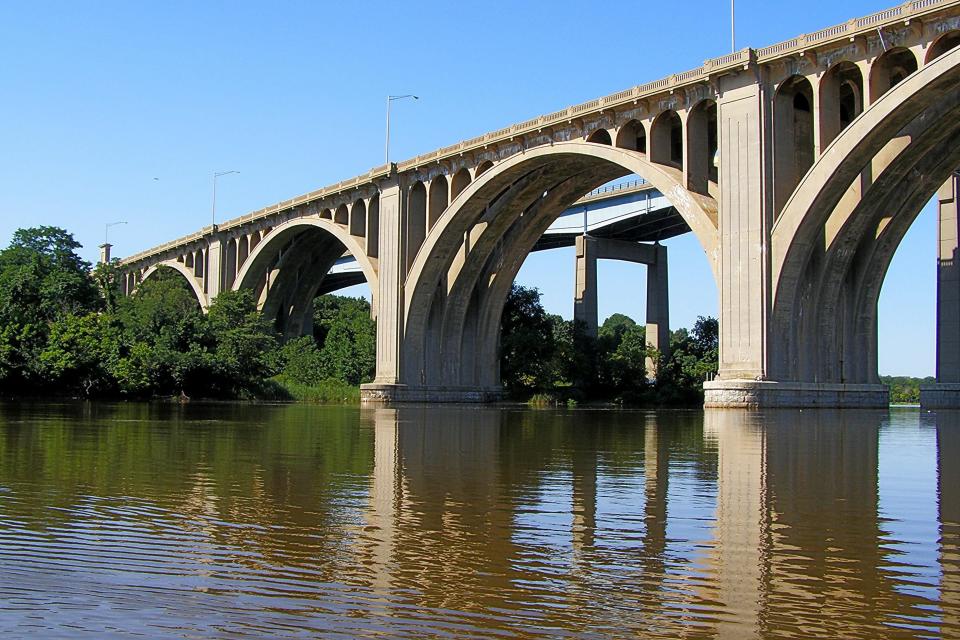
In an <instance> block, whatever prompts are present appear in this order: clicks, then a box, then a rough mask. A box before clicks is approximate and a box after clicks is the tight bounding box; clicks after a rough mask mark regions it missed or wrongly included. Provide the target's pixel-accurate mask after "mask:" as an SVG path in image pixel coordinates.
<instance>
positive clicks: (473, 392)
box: [123, 0, 960, 406]
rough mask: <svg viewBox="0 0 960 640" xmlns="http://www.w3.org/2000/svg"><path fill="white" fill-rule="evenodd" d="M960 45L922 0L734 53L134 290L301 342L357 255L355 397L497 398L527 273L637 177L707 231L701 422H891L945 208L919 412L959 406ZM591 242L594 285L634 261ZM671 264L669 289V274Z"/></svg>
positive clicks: (227, 231) (138, 268) (942, 2)
mask: <svg viewBox="0 0 960 640" xmlns="http://www.w3.org/2000/svg"><path fill="white" fill-rule="evenodd" d="M958 45H960V0H914V1H911V2H907V3H905V4H902V5H898V6H896V7H892V8H890V9H887V10H885V11H881V12H878V13H876V14H872V15H870V16H865V17H862V18H857V19H852V20H850V21H848V22H845V23H843V24H840V25H835V26H832V27H829V28H826V29H822V30H820V31H817V32H815V33H811V34H805V35H802V36H798V37H796V38H793V39H790V40H787V41H785V42H781V43H778V44H775V45H772V46H769V47H764V48H762V49H749V48H748V49H743V50H741V51H738V52H736V53H732V54H729V55H726V56H722V57H720V58H714V59H711V60H708V61H706V62H705V63H704V64H703V65H702V66H701V67H697V68H695V69H691V70H689V71H685V72H683V73H678V74H674V75H671V76H669V77H667V78H663V79H661V80H657V81H655V82H650V83H647V84H644V85H640V86H637V87H633V88H631V89H627V90H624V91H621V92H618V93H615V94H612V95H610V96H606V97H603V98H598V99H596V100H592V101H590V102H587V103H584V104H580V105H576V106H572V107H568V108H566V109H562V110H560V111H557V112H555V113H551V114H547V115H544V116H540V117H538V118H533V119H530V120H527V121H525V122H521V123H518V124H515V125H512V126H510V127H507V128H504V129H501V130H499V131H494V132H491V133H488V134H486V135H483V136H479V137H477V138H473V139H471V140H465V141H463V142H460V143H458V144H454V145H451V146H449V147H444V148H443V149H439V150H436V151H433V152H431V153H427V154H424V155H421V156H417V157H416V158H412V159H410V160H407V161H404V162H400V163H397V164H390V165H385V166H382V167H377V168H374V169H372V170H371V171H370V172H368V173H367V174H364V175H361V176H357V177H355V178H352V179H350V180H345V181H343V182H340V183H338V184H335V185H332V186H330V187H327V188H325V189H321V190H318V191H314V192H311V193H309V194H306V195H303V196H300V197H297V198H293V199H291V200H287V201H284V202H281V203H278V204H277V205H274V206H272V207H268V208H266V209H262V210H260V211H256V212H253V213H251V214H248V215H246V216H242V217H240V218H237V219H234V220H231V221H229V222H227V223H225V224H223V225H220V226H219V227H207V228H205V229H202V230H200V231H199V232H197V233H195V234H192V235H190V236H187V237H185V238H181V239H178V240H175V241H173V242H169V243H166V244H164V245H161V246H159V247H157V248H155V249H151V250H149V251H145V252H143V253H140V254H138V255H135V256H131V257H130V258H127V259H126V260H124V261H123V268H124V270H125V274H126V278H125V281H124V286H125V290H127V291H130V290H132V289H133V288H134V287H135V286H136V283H137V282H138V281H139V280H140V279H142V278H144V277H149V275H150V273H151V269H155V268H157V267H158V266H159V265H161V264H164V265H166V266H171V267H172V268H174V269H176V270H177V271H178V272H180V273H182V274H183V275H184V276H185V277H186V278H187V279H188V280H189V281H190V282H191V283H192V284H191V286H192V287H193V289H194V291H195V292H196V293H197V295H198V300H200V301H201V302H202V303H206V302H207V301H209V300H212V299H213V298H214V297H215V296H216V295H217V294H218V293H219V292H220V291H222V290H224V289H227V288H239V287H242V288H250V289H252V290H254V291H255V292H256V294H257V295H258V297H259V300H260V304H261V306H262V308H263V310H264V312H265V313H266V314H268V315H269V316H270V317H273V318H276V319H277V320H278V324H279V325H280V328H281V329H282V330H283V331H284V332H285V333H286V334H288V335H293V334H297V333H302V332H304V331H305V330H307V329H308V327H305V326H304V318H305V317H306V316H307V315H308V314H306V306H305V305H306V304H307V302H305V301H309V300H312V295H315V294H316V292H317V291H318V290H319V288H320V286H321V285H320V283H321V282H322V281H323V277H324V275H326V274H327V273H328V272H329V271H330V270H331V268H332V267H333V266H334V265H335V263H336V262H337V261H338V260H340V259H341V258H342V256H343V255H344V253H345V252H347V253H349V254H350V255H351V256H353V258H354V259H355V261H356V265H357V268H358V269H360V270H361V271H362V273H363V274H364V277H365V279H366V280H367V282H369V283H371V288H372V290H373V297H374V302H375V306H376V314H377V377H376V380H375V382H374V383H372V384H370V385H367V386H366V387H365V388H364V390H363V394H364V398H365V399H366V400H369V401H378V400H383V401H405V400H410V401H485V400H490V399H494V398H497V397H499V394H500V384H499V371H498V357H497V351H498V347H497V345H498V339H499V325H500V316H501V313H502V310H503V305H504V303H505V301H506V296H507V294H508V292H509V290H510V286H511V284H512V282H513V280H514V277H515V276H516V273H517V271H518V270H519V269H520V266H521V264H522V263H523V260H524V258H525V257H526V256H527V255H528V254H529V252H530V251H532V250H534V249H535V248H536V247H537V246H538V243H543V242H544V240H543V238H544V235H545V234H546V233H547V231H548V230H549V229H550V228H551V225H553V224H554V223H555V221H556V220H557V219H558V218H561V217H562V216H563V214H564V212H567V211H569V210H570V208H571V206H572V205H573V204H574V203H576V202H577V201H578V200H580V199H581V198H583V197H584V196H585V195H586V194H589V193H590V192H591V191H593V190H595V189H597V188H598V187H600V186H601V185H604V184H607V183H609V182H611V181H613V180H617V179H618V178H621V177H623V176H627V175H630V174H635V175H637V176H639V177H640V178H642V179H643V180H644V181H645V182H646V184H648V185H649V186H650V188H651V189H655V190H656V191H657V193H658V194H660V195H662V197H663V198H665V199H666V200H667V201H669V204H670V207H669V213H666V214H663V215H664V218H669V219H670V220H671V221H670V222H669V223H667V222H664V223H663V224H667V225H668V226H670V227H671V228H672V229H675V230H677V231H686V230H687V229H689V231H690V232H692V233H693V234H694V235H695V236H696V238H697V240H698V241H699V243H700V244H701V246H702V248H703V250H704V253H705V254H706V256H707V258H708V261H709V263H710V266H711V269H712V272H713V275H714V278H715V279H716V283H717V289H718V291H719V297H720V300H719V309H720V318H719V320H720V370H719V374H718V377H717V379H716V380H714V381H711V382H708V383H705V385H704V386H705V390H706V403H707V405H710V406H882V405H885V404H886V402H887V390H886V388H885V387H884V386H882V385H881V384H880V383H879V377H878V374H877V338H876V326H877V323H876V320H877V317H876V316H877V312H876V309H877V299H878V297H879V292H880V287H881V285H882V282H883V277H884V275H885V273H886V269H887V267H888V266H889V264H890V260H891V259H892V256H893V254H894V252H895V250H896V248H897V246H898V245H899V243H900V241H901V239H902V238H903V236H904V234H905V232H906V230H907V229H908V228H909V226H910V224H911V223H912V221H913V220H914V219H915V217H916V215H917V214H918V213H919V211H920V209H921V208H922V207H923V205H924V204H925V203H926V202H928V201H929V200H930V199H931V198H932V197H933V196H935V195H936V194H937V193H939V194H940V196H939V198H940V216H939V219H940V237H939V246H938V252H939V257H940V276H939V282H938V299H939V304H938V356H937V357H938V371H937V374H938V384H937V385H935V386H934V387H932V388H930V389H927V390H925V392H924V393H925V395H924V399H925V402H927V403H928V404H930V405H943V404H950V403H954V402H956V401H957V400H960V277H958V276H957V274H956V271H955V268H954V266H953V265H954V253H955V252H956V250H957V238H958V235H960V234H958V232H957V230H958V223H957V215H956V200H955V195H956V193H957V189H958V179H957V177H956V174H955V173H954V171H955V170H956V168H957V167H958V166H960V117H958V116H960V113H958V111H960V48H958ZM548 236H549V234H548ZM637 239H638V238H630V239H629V240H627V241H624V242H630V243H631V244H633V245H636V246H637V247H639V248H638V249H635V251H636V252H637V256H638V259H640V260H641V261H646V262H648V263H650V264H651V265H652V268H651V271H652V272H654V273H655V272H656V270H657V269H656V265H657V264H658V256H657V255H656V254H657V253H658V250H657V249H656V245H649V244H638V243H637V242H636V240H637ZM644 239H647V240H650V239H657V238H656V236H655V235H654V236H653V237H648V238H644ZM578 244H579V245H580V249H579V250H578V256H579V257H580V258H581V259H582V260H581V262H580V263H579V264H578V272H579V271H583V276H582V278H578V282H583V283H585V286H587V285H588V284H589V282H590V277H589V264H590V260H591V258H592V257H593V258H595V257H596V255H601V256H608V255H613V254H616V255H615V256H614V257H617V256H619V257H624V256H622V255H621V254H618V253H617V251H619V249H616V250H614V249H612V248H611V247H610V246H602V247H601V246H598V244H597V243H592V242H591V239H590V238H589V237H587V238H584V239H583V240H581V241H579V243H578ZM641 254H642V255H641ZM659 264H661V265H662V266H663V270H664V272H665V270H666V264H665V256H663V258H661V259H660V261H659ZM662 281H663V282H664V283H665V281H666V275H665V273H664V275H663V277H662ZM578 287H579V285H578ZM587 288H589V287H587ZM653 289H654V290H656V287H654V288H653ZM664 293H665V291H664ZM579 295H580V297H581V300H580V301H579V303H578V308H579V309H582V310H581V311H580V313H581V314H583V315H584V316H585V317H589V316H590V310H589V306H590V300H589V295H582V292H580V294H579ZM654 302H656V301H654ZM663 324H664V328H665V325H666V323H665V322H664V323H663Z"/></svg>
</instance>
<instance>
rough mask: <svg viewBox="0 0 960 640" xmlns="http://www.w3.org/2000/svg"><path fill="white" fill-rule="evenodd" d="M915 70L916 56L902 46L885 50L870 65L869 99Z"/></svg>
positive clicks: (871, 99)
mask: <svg viewBox="0 0 960 640" xmlns="http://www.w3.org/2000/svg"><path fill="white" fill-rule="evenodd" d="M916 70H917V57H916V56H915V55H913V52H912V51H910V50H909V49H904V48H903V47H897V48H895V49H890V50H889V51H887V52H885V53H884V54H883V55H881V56H880V57H879V58H877V59H876V60H874V62H873V65H871V66H870V101H871V102H873V101H875V100H877V99H879V98H880V96H882V95H883V94H885V93H886V92H887V91H889V90H890V89H892V88H893V87H895V86H896V85H897V84H899V83H900V82H903V80H904V78H906V77H907V76H908V75H910V74H911V73H913V72H914V71H916Z"/></svg>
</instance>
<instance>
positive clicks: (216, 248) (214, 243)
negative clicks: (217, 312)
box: [203, 238, 223, 304]
mask: <svg viewBox="0 0 960 640" xmlns="http://www.w3.org/2000/svg"><path fill="white" fill-rule="evenodd" d="M222 248H223V245H221V244H220V240H219V239H218V238H212V239H211V240H210V244H209V245H208V246H207V266H206V269H204V270H203V278H204V280H203V286H204V289H205V291H206V294H207V304H211V303H212V302H213V301H214V299H215V298H216V297H217V295H218V294H219V293H220V291H221V286H222V283H223V256H222V255H221V253H222V251H221V250H222Z"/></svg>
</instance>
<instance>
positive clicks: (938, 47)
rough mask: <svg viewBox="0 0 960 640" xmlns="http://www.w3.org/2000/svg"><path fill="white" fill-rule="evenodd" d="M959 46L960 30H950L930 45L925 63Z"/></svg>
mask: <svg viewBox="0 0 960 640" xmlns="http://www.w3.org/2000/svg"><path fill="white" fill-rule="evenodd" d="M958 46H960V31H948V32H947V33H945V34H943V35H942V36H940V37H939V38H937V39H936V41H935V42H934V43H933V44H932V45H930V48H929V49H928V50H927V59H926V61H925V63H928V62H932V61H933V60H935V59H937V58H939V57H940V56H942V55H943V54H945V53H946V52H948V51H950V50H951V49H956V48H957V47H958Z"/></svg>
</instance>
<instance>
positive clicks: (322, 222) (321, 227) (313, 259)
mask: <svg viewBox="0 0 960 640" xmlns="http://www.w3.org/2000/svg"><path fill="white" fill-rule="evenodd" d="M363 242H364V238H362V237H357V236H352V235H350V233H349V230H348V229H347V228H346V227H344V226H341V225H338V224H336V223H334V222H333V221H331V220H329V219H326V218H314V217H310V218H296V219H293V220H289V221H287V222H285V223H283V224H281V225H279V226H277V227H275V228H274V229H273V230H272V231H271V232H270V233H269V234H268V235H266V236H265V237H264V238H263V240H262V241H261V242H260V243H259V244H258V245H257V247H256V249H255V250H254V251H252V252H251V253H250V257H249V258H248V259H247V261H246V263H244V264H243V265H242V268H241V270H240V272H239V274H238V275H237V278H236V280H235V282H234V285H233V288H234V289H235V290H236V289H240V288H244V289H251V290H253V291H254V293H255V296H256V297H257V301H258V305H259V307H260V309H261V311H262V312H263V314H264V315H265V316H266V317H267V318H269V319H270V320H271V321H273V322H275V324H276V325H277V328H278V330H279V331H280V332H281V333H283V334H284V336H285V337H287V338H290V337H296V336H298V335H302V334H307V333H309V332H310V331H312V312H311V309H312V307H311V304H312V300H313V297H314V296H315V295H316V293H317V291H318V289H319V287H320V285H321V281H322V280H323V278H324V276H326V274H327V273H328V272H329V271H330V268H331V267H332V266H333V264H334V263H335V262H336V261H337V260H338V259H339V258H340V257H341V256H342V255H343V253H344V251H346V252H349V253H350V255H351V256H353V258H354V259H355V260H356V261H357V264H358V265H359V266H360V269H361V271H362V272H363V276H364V279H365V280H366V281H367V283H368V285H369V287H370V291H371V309H372V311H373V314H374V316H375V315H376V303H377V297H376V296H377V292H378V286H379V285H378V282H379V279H378V272H377V265H376V258H371V257H369V256H368V255H367V253H366V250H365V248H364V247H363ZM271 272H273V273H274V275H271Z"/></svg>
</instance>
